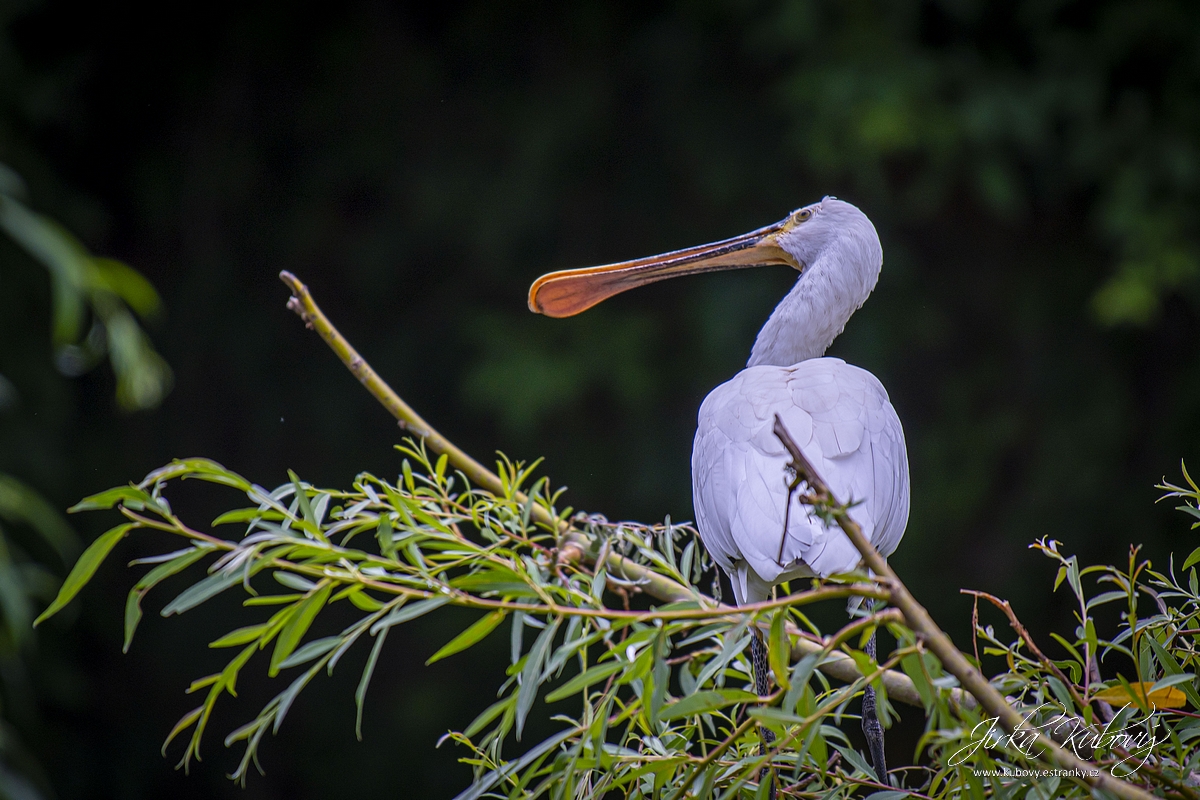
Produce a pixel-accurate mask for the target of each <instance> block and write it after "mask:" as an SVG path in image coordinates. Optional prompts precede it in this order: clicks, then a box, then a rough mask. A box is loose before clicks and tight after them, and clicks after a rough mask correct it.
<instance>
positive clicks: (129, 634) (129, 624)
mask: <svg viewBox="0 0 1200 800" xmlns="http://www.w3.org/2000/svg"><path fill="white" fill-rule="evenodd" d="M141 621H142V593H141V592H139V591H138V590H137V589H130V590H129V596H128V597H126V598H125V644H123V645H122V646H121V652H122V653H128V652H129V645H131V644H133V634H134V631H136V630H137V626H138V623H139V622H141Z"/></svg>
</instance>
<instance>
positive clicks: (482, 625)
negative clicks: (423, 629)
mask: <svg viewBox="0 0 1200 800" xmlns="http://www.w3.org/2000/svg"><path fill="white" fill-rule="evenodd" d="M507 613H508V612H506V611H504V610H503V609H499V610H496V611H493V612H492V613H490V614H488V615H486V616H484V617H483V618H481V619H479V620H476V622H475V624H474V625H472V626H471V627H469V628H467V629H466V630H465V631H463V632H462V633H460V634H459V635H458V636H455V637H454V638H453V639H451V640H450V641H449V642H447V643H446V644H445V645H443V647H442V649H441V650H438V651H437V652H436V653H434V654H433V655H431V656H430V657H429V660H428V661H426V662H425V665H426V666H429V665H430V664H432V663H433V662H435V661H441V660H442V659H443V658H445V657H446V656H452V655H454V654H455V653H459V652H461V651H463V650H466V649H467V648H468V647H470V646H471V645H473V644H476V643H477V642H479V641H480V640H482V639H483V638H484V637H485V636H487V635H488V634H489V633H491V632H492V631H494V630H495V629H496V626H497V625H499V624H500V622H501V621H502V620H503V619H504V616H505V614H507Z"/></svg>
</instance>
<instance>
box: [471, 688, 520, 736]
mask: <svg viewBox="0 0 1200 800" xmlns="http://www.w3.org/2000/svg"><path fill="white" fill-rule="evenodd" d="M516 699H517V698H516V695H511V694H510V695H509V696H508V697H505V698H503V699H501V700H497V701H496V702H495V703H492V704H491V705H490V706H488V707H487V708H486V709H485V710H484V711H483V713H482V714H480V715H479V716H478V717H476V718H475V720H474V721H473V722H472V723H471V724H470V725H468V726H467V729H466V730H465V731H463V736H466V737H467V738H468V739H470V738H471V737H472V736H474V735H475V734H477V733H479V732H480V731H481V730H483V729H484V728H486V727H487V726H488V724H489V723H491V721H492V720H494V719H495V718H496V717H498V716H500V715H501V714H503V713H504V712H505V711H506V710H507V709H509V708H511V707H512V704H513V702H514V701H515V700H516Z"/></svg>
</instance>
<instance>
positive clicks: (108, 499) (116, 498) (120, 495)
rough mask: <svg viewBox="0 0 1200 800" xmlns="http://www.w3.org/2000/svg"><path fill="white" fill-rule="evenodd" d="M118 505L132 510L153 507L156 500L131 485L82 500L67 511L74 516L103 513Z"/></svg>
mask: <svg viewBox="0 0 1200 800" xmlns="http://www.w3.org/2000/svg"><path fill="white" fill-rule="evenodd" d="M117 503H125V504H126V505H129V506H130V507H131V508H135V507H136V508H144V507H145V506H151V507H153V506H154V505H155V503H154V499H153V498H152V497H150V495H149V494H147V493H146V492H145V491H144V490H142V489H139V488H138V487H136V486H134V485H133V484H130V485H128V486H118V487H116V488H115V489H109V490H108V491H106V492H100V493H99V494H94V495H91V496H90V497H85V498H83V499H82V500H80V501H79V502H78V503H76V504H75V505H73V506H71V507H70V508H68V509H67V511H68V512H70V513H72V514H74V513H76V512H77V511H102V510H104V509H109V508H112V507H113V506H115V505H116V504H117Z"/></svg>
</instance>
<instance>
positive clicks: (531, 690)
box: [516, 619, 559, 739]
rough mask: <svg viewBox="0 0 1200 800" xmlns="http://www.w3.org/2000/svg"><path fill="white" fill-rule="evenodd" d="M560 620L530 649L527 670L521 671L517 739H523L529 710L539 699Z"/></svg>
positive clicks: (526, 659)
mask: <svg viewBox="0 0 1200 800" xmlns="http://www.w3.org/2000/svg"><path fill="white" fill-rule="evenodd" d="M558 623H559V620H557V619H556V620H554V621H553V622H551V623H550V624H549V625H547V626H546V629H545V630H543V631H542V632H541V633H540V634H539V635H538V638H537V640H536V641H534V643H533V647H531V648H529V654H528V655H527V656H526V658H525V668H524V669H522V670H521V685H520V687H519V688H518V689H517V706H516V712H517V738H518V739H520V738H521V731H522V730H523V729H524V727H525V717H526V716H527V715H528V714H529V709H531V708H533V701H534V700H535V699H536V698H537V690H538V685H539V682H540V679H541V676H542V664H543V663H544V662H545V660H546V654H547V653H549V651H550V645H551V644H553V643H554V635H555V634H556V633H558Z"/></svg>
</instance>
